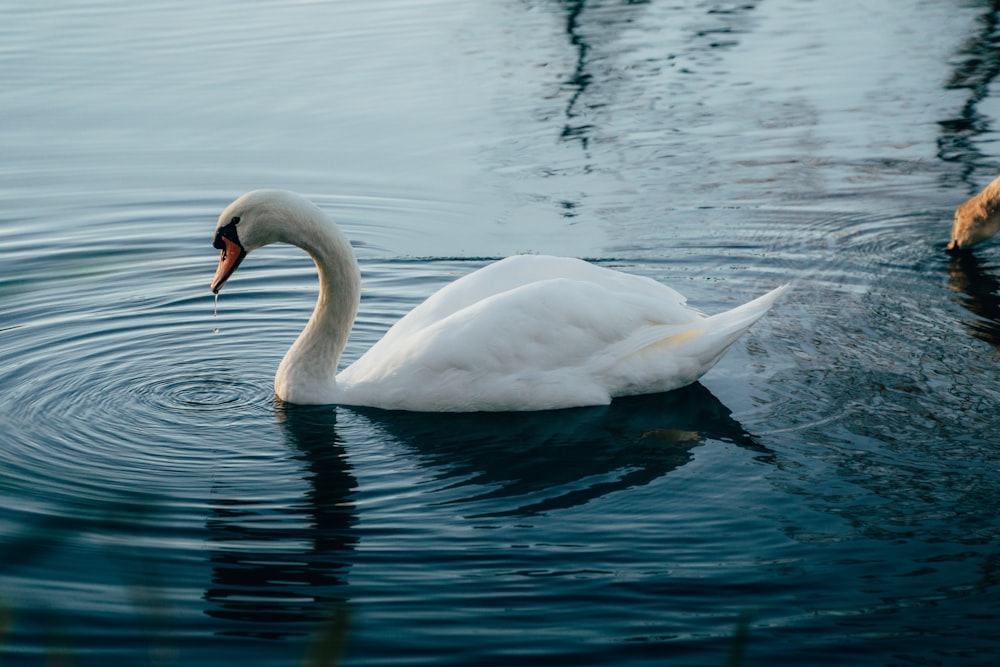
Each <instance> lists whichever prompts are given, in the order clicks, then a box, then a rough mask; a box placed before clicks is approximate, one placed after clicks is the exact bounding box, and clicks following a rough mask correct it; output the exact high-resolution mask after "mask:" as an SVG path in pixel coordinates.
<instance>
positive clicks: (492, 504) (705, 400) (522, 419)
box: [351, 384, 768, 516]
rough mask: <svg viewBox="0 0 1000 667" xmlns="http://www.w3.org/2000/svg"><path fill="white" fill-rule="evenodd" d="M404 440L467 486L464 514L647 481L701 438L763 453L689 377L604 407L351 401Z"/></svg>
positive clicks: (443, 475)
mask: <svg viewBox="0 0 1000 667" xmlns="http://www.w3.org/2000/svg"><path fill="white" fill-rule="evenodd" d="M351 409H352V410H355V411H357V412H359V413H361V414H363V415H365V416H366V417H367V418H368V419H369V420H370V421H371V422H372V423H373V424H374V425H375V426H376V427H377V428H378V429H379V430H381V431H382V432H383V433H384V434H386V435H387V436H388V437H391V438H393V439H395V440H397V441H399V442H402V443H404V444H405V445H407V446H409V447H411V448H412V449H413V450H415V452H416V453H417V455H418V457H419V460H420V461H421V463H422V465H424V466H426V467H432V468H434V469H435V472H436V475H437V477H438V479H453V480H454V485H455V486H456V487H465V488H468V493H467V494H464V495H463V496H462V498H461V500H460V501H459V502H469V503H475V504H476V506H477V508H476V509H474V510H472V511H471V514H472V515H488V516H501V515H531V514H539V513H544V512H547V511H551V510H556V509H562V508H567V507H573V506H576V505H581V504H583V503H586V502H588V501H590V500H593V499H595V498H599V497H601V496H603V495H605V494H608V493H611V492H612V491H618V490H621V489H625V488H628V487H632V486H638V485H643V484H648V483H649V482H651V481H653V480H654V479H656V478H658V477H660V476H662V475H665V474H666V473H668V472H670V471H671V470H674V469H676V468H679V467H680V466H682V465H684V464H686V463H687V462H688V461H690V460H691V458H692V450H693V449H694V448H695V447H697V446H699V445H701V444H703V443H704V442H705V440H706V439H714V440H722V441H728V442H733V443H736V444H738V445H740V446H743V447H746V448H748V449H752V450H755V451H758V452H760V453H761V454H762V455H765V456H766V455H768V452H767V450H766V449H765V448H763V447H762V446H760V445H759V444H757V443H756V442H755V441H754V439H753V437H752V436H751V435H750V434H748V433H747V432H746V431H745V430H744V429H743V427H742V426H740V424H739V423H738V422H736V421H735V420H734V419H733V418H732V416H731V413H730V410H729V409H728V408H726V406H724V405H723V404H722V403H721V402H720V401H719V400H718V399H717V398H715V396H713V395H712V393H711V392H710V391H708V389H706V388H705V387H704V386H702V385H701V384H694V385H691V386H689V387H686V388H684V389H680V390H677V391H673V392H669V393H665V394H652V395H647V396H638V397H632V398H626V399H618V400H615V401H613V402H612V403H611V405H607V406H598V407H589V408H576V409H569V410H552V411H544V412H526V413H474V414H421V413H407V412H386V411H380V410H368V409H360V408H351Z"/></svg>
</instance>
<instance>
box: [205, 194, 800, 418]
mask: <svg viewBox="0 0 1000 667" xmlns="http://www.w3.org/2000/svg"><path fill="white" fill-rule="evenodd" d="M275 242H285V243H292V244H294V245H297V246H299V247H301V248H303V249H304V250H306V251H307V252H308V253H309V254H310V255H311V256H312V257H313V259H314V261H315V262H316V265H317V268H318V269H319V276H320V293H319V299H318V301H317V304H316V308H315V310H314V311H313V314H312V317H311V318H310V319H309V322H308V324H306V327H305V329H303V331H302V333H301V334H300V335H299V337H298V339H297V340H296V341H295V343H294V344H293V345H292V347H291V348H290V349H289V350H288V352H287V354H286V355H285V357H284V359H283V360H282V362H281V365H280V366H279V367H278V372H277V374H276V376H275V384H274V387H275V393H276V394H277V396H278V397H279V398H280V399H282V400H285V401H288V402H290V403H307V404H343V405H359V406H369V407H377V408H384V409H398V410H412V411H430V412H472V411H506V410H546V409H555V408H568V407H578V406H585V405H601V404H606V403H609V402H610V401H611V399H612V398H614V397H617V396H628V395H636V394H648V393H656V392H664V391H669V390H672V389H677V388H679V387H682V386H684V385H687V384H690V383H692V382H695V381H696V380H697V379H698V378H699V377H701V376H702V375H703V374H704V373H706V372H707V371H708V370H709V369H710V368H712V366H714V365H715V363H716V362H717V361H718V360H719V359H720V358H721V357H722V355H723V354H724V353H725V352H726V350H728V349H729V347H730V346H731V345H732V344H733V343H734V342H735V341H736V340H737V339H738V338H739V337H740V335H742V334H743V333H744V332H745V331H746V330H747V329H748V328H749V327H750V326H751V325H752V324H753V323H754V322H756V321H757V320H758V319H760V318H761V317H762V316H763V315H764V313H765V312H767V310H768V309H769V308H770V307H771V305H772V304H773V303H774V302H775V301H776V300H777V299H778V297H779V296H781V295H782V294H783V293H784V292H785V291H786V290H787V288H788V286H787V285H785V286H782V287H779V288H777V289H775V290H773V291H771V292H769V293H768V294H765V295H764V296H762V297H759V298H757V299H755V300H753V301H750V302H749V303H746V304H743V305H742V306H739V307H737V308H734V309H732V310H729V311H727V312H724V313H720V314H718V315H713V316H710V317H706V316H705V315H702V314H701V313H699V312H698V311H696V310H694V309H692V308H690V307H688V306H687V305H686V304H685V299H684V297H683V296H681V295H680V294H679V293H678V292H676V291H674V290H673V289H671V288H669V287H667V286H665V285H662V284H660V283H657V282H656V281H654V280H650V279H648V278H644V277H639V276H634V275H629V274H625V273H621V272H618V271H613V270H611V269H605V268H601V267H598V266H595V265H593V264H589V263H587V262H584V261H582V260H578V259H571V258H565V257H548V256H535V255H520V256H515V257H509V258H507V259H504V260H501V261H498V262H495V263H493V264H490V265H488V266H486V267H484V268H482V269H480V270H478V271H475V272H473V273H470V274H468V275H466V276H464V277H462V278H460V279H458V280H456V281H455V282H454V283H452V284H450V285H448V286H447V287H445V288H443V289H441V290H440V291H438V292H437V293H436V294H434V295H432V296H431V297H430V298H428V299H427V300H426V301H425V302H424V303H422V304H421V305H420V306H418V307H417V308H415V309H414V310H413V311H412V312H410V313H409V314H408V315H406V316H405V317H403V318H402V319H401V320H399V321H398V322H397V323H396V324H395V325H393V326H392V327H391V328H390V329H389V330H388V331H387V332H386V334H385V336H384V337H383V338H382V339H381V340H380V341H378V342H377V343H376V344H375V345H374V346H372V348H371V349H370V350H368V352H366V353H365V354H364V355H363V356H362V357H361V358H359V359H358V360H357V361H355V362H354V363H353V364H351V365H350V366H348V367H347V368H345V369H344V370H342V371H340V373H339V374H338V373H337V372H336V370H337V364H338V360H339V358H340V354H341V352H342V351H343V349H344V346H345V345H346V343H347V337H348V334H349V332H350V329H351V326H352V325H353V322H354V316H355V314H356V312H357V307H358V303H359V299H360V282H361V281H360V271H359V269H358V265H357V261H356V260H355V258H354V254H353V251H352V250H351V246H350V243H349V242H348V241H347V239H346V238H345V237H344V236H343V234H342V233H341V232H340V230H339V229H338V228H337V226H336V225H335V224H334V223H333V221H332V220H331V219H330V218H329V217H328V216H327V215H326V214H325V213H323V211H321V210H320V209H319V208H317V207H316V206H315V205H313V204H312V203H310V202H309V201H307V200H305V199H303V198H302V197H300V196H298V195H295V194H292V193H290V192H285V191H280V190H257V191H254V192H249V193H247V194H245V195H243V196H242V197H240V198H239V199H237V200H236V201H234V202H233V203H232V204H230V206H229V207H228V208H227V209H226V210H225V211H224V212H223V214H222V215H221V216H220V218H219V223H218V226H217V228H216V237H215V244H214V245H215V246H216V247H217V248H219V249H220V250H222V254H221V257H220V260H219V269H218V271H217V272H216V276H215V280H214V281H213V283H212V291H213V292H216V293H218V291H219V289H221V288H222V285H223V284H224V283H225V282H226V280H227V279H228V278H229V276H230V275H231V274H232V273H233V271H235V270H236V267H237V266H239V264H240V262H241V261H242V259H243V257H245V256H246V254H247V253H249V252H250V251H252V250H254V249H256V248H258V247H260V246H262V245H266V244H268V243H275Z"/></svg>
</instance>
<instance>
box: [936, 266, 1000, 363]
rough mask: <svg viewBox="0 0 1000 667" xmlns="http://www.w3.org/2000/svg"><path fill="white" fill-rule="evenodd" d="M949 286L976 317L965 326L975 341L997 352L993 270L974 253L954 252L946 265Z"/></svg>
mask: <svg viewBox="0 0 1000 667" xmlns="http://www.w3.org/2000/svg"><path fill="white" fill-rule="evenodd" d="M948 286H949V287H950V288H951V290H952V291H953V292H955V293H956V294H958V295H959V296H958V297H957V299H956V300H957V301H958V302H959V303H961V304H962V305H963V306H964V307H965V308H966V309H967V310H968V311H969V312H970V313H972V314H973V315H977V316H978V317H977V318H976V319H973V320H967V321H966V322H965V326H966V327H968V329H969V331H970V332H971V333H972V335H973V336H975V337H976V338H978V339H980V340H982V341H985V342H987V343H989V344H990V345H992V346H993V347H995V348H997V350H1000V280H998V279H997V276H996V268H995V267H994V266H992V265H991V264H989V263H988V262H986V261H984V260H982V259H980V258H978V257H977V256H976V255H975V253H973V252H958V253H954V254H953V255H952V257H951V261H950V262H949V263H948Z"/></svg>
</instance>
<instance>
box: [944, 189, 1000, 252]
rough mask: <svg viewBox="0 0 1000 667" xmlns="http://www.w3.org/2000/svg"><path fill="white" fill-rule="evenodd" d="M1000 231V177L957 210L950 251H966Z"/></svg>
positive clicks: (952, 228)
mask: <svg viewBox="0 0 1000 667" xmlns="http://www.w3.org/2000/svg"><path fill="white" fill-rule="evenodd" d="M998 231H1000V177H998V178H997V179H996V180H994V181H993V182H992V183H990V184H989V185H987V186H986V187H985V188H984V189H983V191H982V192H980V193H979V194H978V195H976V196H975V197H973V198H972V199H970V200H969V201H967V202H965V203H964V204H962V205H961V206H959V207H958V209H956V210H955V222H954V223H952V226H951V243H949V244H948V250H964V249H965V248H970V247H972V246H974V245H975V244H977V243H979V242H981V241H985V240H986V239H988V238H990V237H991V236H993V235H994V234H996V233H997V232H998Z"/></svg>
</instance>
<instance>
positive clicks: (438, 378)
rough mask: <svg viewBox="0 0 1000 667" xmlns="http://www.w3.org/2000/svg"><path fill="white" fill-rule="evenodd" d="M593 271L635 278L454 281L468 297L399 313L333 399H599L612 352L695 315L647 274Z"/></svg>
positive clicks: (445, 405) (344, 376) (676, 328)
mask: <svg viewBox="0 0 1000 667" xmlns="http://www.w3.org/2000/svg"><path fill="white" fill-rule="evenodd" d="M581 264H583V265H584V266H589V265H586V264H585V263H583V262H581ZM594 268H598V267H594ZM598 270H599V271H603V272H606V273H609V274H613V275H612V276H602V275H601V274H596V275H598V277H599V278H605V279H606V278H618V277H619V276H621V277H624V278H626V279H632V280H634V281H636V284H635V285H633V286H632V287H633V289H631V290H630V289H628V287H629V286H628V282H630V281H629V280H611V281H610V284H607V281H604V282H602V281H600V280H598V281H594V280H587V279H577V278H567V277H558V278H549V279H542V280H538V279H535V280H532V281H528V282H526V283H524V284H520V285H517V286H514V287H512V288H508V289H500V288H498V287H497V284H496V283H489V282H479V281H478V280H476V281H475V282H474V284H472V285H465V286H462V285H459V284H458V283H459V282H461V281H458V282H456V283H455V285H457V286H458V287H459V288H461V289H459V290H455V291H454V292H453V293H454V294H455V295H459V296H462V297H463V301H462V303H463V304H464V303H466V302H469V301H471V303H469V304H468V305H464V307H461V306H456V305H455V304H454V303H450V304H441V303H437V304H435V303H430V300H429V302H428V303H430V306H429V307H428V308H427V309H425V308H424V306H421V307H420V308H418V309H417V310H415V311H414V313H413V314H411V315H410V316H408V317H407V318H404V320H402V321H400V323H398V324H397V325H396V326H395V327H393V329H392V330H390V332H388V333H387V334H386V337H385V338H383V340H382V341H380V342H379V343H377V344H376V345H375V346H373V347H372V349H370V350H369V351H368V352H367V353H366V354H365V355H364V356H363V357H361V358H360V359H358V360H357V361H356V362H355V363H354V364H352V365H351V366H349V367H348V368H347V369H345V370H344V371H343V372H341V373H340V375H339V376H338V377H337V384H338V386H339V387H340V390H341V392H342V393H343V402H353V403H355V404H364V405H377V406H380V407H394V408H401V409H409V410H442V409H448V410H516V409H544V408H557V407H570V406H574V405H594V404H601V403H607V402H608V401H610V399H611V396H612V395H615V392H614V388H613V387H609V386H608V385H607V377H606V376H607V374H608V372H609V370H610V369H613V368H614V367H615V366H616V364H617V363H618V362H619V361H620V357H621V356H622V355H624V356H628V355H629V354H631V353H633V352H635V351H636V350H640V349H642V348H644V347H646V346H648V345H650V344H652V343H653V342H655V341H656V340H658V339H660V338H662V337H663V336H665V335H677V334H680V333H683V332H684V331H686V330H689V329H692V328H697V326H698V325H699V323H701V322H702V321H703V320H704V319H705V318H704V316H702V315H701V314H700V313H698V312H697V311H694V310H693V309H691V308H688V307H687V306H686V305H684V299H683V297H681V296H680V295H679V294H677V293H676V292H674V291H673V290H670V289H669V288H666V292H664V291H663V290H661V289H659V288H660V287H663V286H662V285H659V284H658V283H655V282H654V281H646V279H643V278H638V277H636V276H629V275H627V274H617V273H616V272H613V271H608V270H606V269H598ZM477 273H481V272H477ZM473 275H474V276H475V275H476V274H473ZM590 275H591V276H593V275H594V274H592V273H591V274H590ZM482 277H483V276H476V278H477V279H478V278H482ZM499 277H501V278H502V277H504V276H499ZM534 277H535V278H537V272H536V274H535V275H534ZM586 277H588V276H585V278H586ZM511 282H515V281H513V280H512V281H511ZM504 287H506V285H504ZM465 290H468V291H465ZM445 291H451V288H448V289H447V290H445ZM489 291H492V292H494V293H492V294H490V295H488V296H486V297H485V298H482V299H480V300H478V301H477V300H474V299H472V298H471V297H468V295H469V294H470V293H476V294H478V295H481V294H483V293H486V292H489ZM665 295H666V296H667V297H669V298H667V299H664V296H665ZM435 296H436V297H439V296H440V293H439V294H438V295H435ZM466 297H467V298H466ZM434 298H435V297H432V299H434ZM425 305H426V304H425ZM449 311H450V313H449V314H446V315H444V316H443V317H441V318H440V319H436V320H435V319H433V316H437V315H439V314H440V313H442V312H449ZM405 320H411V321H410V322H406V321H405Z"/></svg>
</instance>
